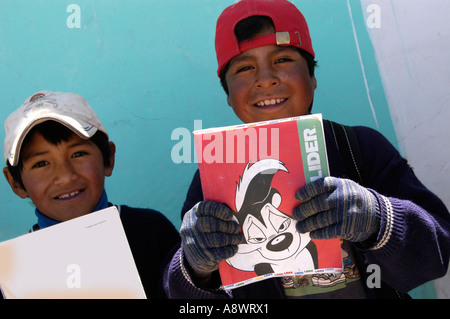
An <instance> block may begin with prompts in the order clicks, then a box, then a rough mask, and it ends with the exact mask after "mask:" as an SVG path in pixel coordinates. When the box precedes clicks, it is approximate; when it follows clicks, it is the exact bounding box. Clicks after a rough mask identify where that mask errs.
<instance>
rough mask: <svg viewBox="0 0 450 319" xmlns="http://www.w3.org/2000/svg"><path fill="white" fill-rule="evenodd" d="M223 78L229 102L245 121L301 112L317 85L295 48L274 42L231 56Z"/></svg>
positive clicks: (309, 103) (297, 114)
mask: <svg viewBox="0 0 450 319" xmlns="http://www.w3.org/2000/svg"><path fill="white" fill-rule="evenodd" d="M267 33H273V30H271V31H268V32H267ZM225 79H226V82H227V86H228V90H229V94H228V96H227V101H228V104H229V105H230V106H231V107H232V108H233V110H234V112H235V113H236V115H237V116H238V117H239V118H240V119H241V120H242V121H243V122H244V123H250V122H258V121H266V120H273V119H280V118H286V117H292V116H300V115H304V114H306V113H307V112H308V109H309V107H310V106H311V105H312V103H313V99H314V90H315V89H316V87H317V83H316V79H315V77H314V76H310V75H309V71H308V65H307V63H306V60H305V59H304V58H303V57H302V56H301V54H300V53H299V52H298V51H297V49H296V48H294V47H287V46H277V45H275V44H272V45H266V46H261V47H257V48H253V49H250V50H247V51H244V52H243V53H241V54H240V55H238V56H236V57H235V58H233V59H232V60H231V62H230V66H229V69H228V71H227V73H226V75H225Z"/></svg>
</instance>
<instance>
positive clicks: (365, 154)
mask: <svg viewBox="0 0 450 319" xmlns="http://www.w3.org/2000/svg"><path fill="white" fill-rule="evenodd" d="M353 129H354V132H355V134H356V136H357V139H358V142H359V144H360V150H361V156H362V166H363V169H362V178H363V182H362V184H363V186H365V187H366V188H370V189H372V190H374V191H375V194H376V196H377V198H378V201H379V203H380V205H381V216H382V220H381V227H380V232H379V234H378V238H377V243H376V244H375V245H374V246H373V247H371V248H363V247H360V246H358V245H356V244H353V245H352V246H353V247H352V250H353V254H354V256H355V259H356V263H357V266H358V268H359V269H367V266H368V265H370V264H376V265H378V266H379V267H380V270H381V280H382V287H381V288H373V289H368V288H367V287H366V288H367V294H368V296H369V297H371V298H377V297H378V298H391V297H393V298H396V297H405V296H407V295H406V293H407V292H408V291H410V290H412V289H414V288H416V287H418V286H420V285H421V284H423V283H425V282H427V281H430V280H433V279H436V278H439V277H442V276H444V275H445V274H446V271H447V267H448V262H449V258H450V257H449V254H450V214H449V212H448V210H447V208H446V207H445V205H444V204H443V202H442V201H441V200H440V199H439V198H437V197H436V196H435V195H434V194H433V193H431V192H430V191H429V190H428V189H427V188H426V187H425V186H424V185H423V184H422V183H421V182H420V181H419V180H418V179H417V177H416V176H415V174H414V172H413V170H412V169H411V167H410V166H409V165H408V163H407V161H406V160H405V159H404V158H402V157H401V155H400V154H399V152H398V151H397V150H396V149H395V148H394V147H393V145H392V144H391V143H390V142H389V141H388V140H387V139H386V138H385V137H384V136H383V135H381V134H380V133H379V132H377V131H375V130H373V129H370V128H367V127H361V126H357V127H353ZM325 138H326V143H327V153H328V160H329V166H330V174H331V175H332V176H335V177H346V171H345V168H344V162H343V159H342V157H341V155H340V153H339V150H338V149H337V146H336V145H335V143H334V141H333V136H332V133H331V132H329V131H328V130H325ZM201 200H203V194H202V190H201V183H200V178H199V174H198V171H197V172H196V174H195V176H194V179H193V181H192V184H191V187H190V189H189V191H188V194H187V199H186V202H185V204H184V207H183V211H182V214H184V212H186V211H187V210H189V209H190V208H191V207H192V206H194V205H195V204H196V203H197V202H199V201H201ZM182 256H183V254H182V248H179V250H178V251H177V252H176V254H175V255H174V257H173V259H172V262H171V263H170V265H169V266H168V268H167V269H166V271H165V274H164V275H165V278H164V286H165V287H164V288H165V290H166V293H167V294H168V296H169V298H285V297H286V296H285V295H284V290H283V288H282V286H281V283H280V280H279V279H278V278H273V279H267V280H264V281H261V282H257V283H254V284H251V285H247V286H244V287H241V288H237V289H233V290H232V291H228V292H225V291H223V290H208V289H200V288H199V287H196V286H195V285H194V284H193V282H192V280H191V278H190V275H189V271H188V270H187V267H186V266H185V265H184V263H185V260H184V259H183V257H182ZM364 273H365V272H361V274H362V275H363V279H365V278H364ZM364 282H365V280H364Z"/></svg>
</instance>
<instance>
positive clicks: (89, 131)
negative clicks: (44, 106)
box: [7, 114, 98, 166]
mask: <svg viewBox="0 0 450 319" xmlns="http://www.w3.org/2000/svg"><path fill="white" fill-rule="evenodd" d="M45 121H56V122H58V123H61V124H62V125H64V126H66V127H67V128H68V129H70V130H71V131H72V132H74V133H76V134H77V135H78V136H80V137H81V138H83V139H88V138H91V137H92V136H93V135H94V134H95V133H96V132H97V130H98V128H97V127H95V126H93V125H91V124H88V123H86V122H84V121H83V120H75V119H74V118H72V117H68V116H64V115H60V114H47V115H46V116H45V117H39V118H35V119H30V120H29V121H28V122H27V123H26V124H25V125H22V127H18V128H17V130H16V131H17V132H21V133H20V134H17V135H16V138H15V139H14V140H13V141H12V144H11V146H10V147H9V151H8V156H7V160H8V162H9V163H10V164H11V165H12V166H16V165H17V164H18V162H19V155H20V149H21V147H22V143H23V141H24V140H25V137H26V136H27V135H28V133H29V132H30V131H31V129H32V128H33V127H35V126H36V125H38V124H40V123H43V122H45Z"/></svg>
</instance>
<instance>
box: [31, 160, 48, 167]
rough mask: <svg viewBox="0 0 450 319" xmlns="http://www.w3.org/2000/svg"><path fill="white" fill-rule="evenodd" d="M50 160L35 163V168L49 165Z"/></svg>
mask: <svg viewBox="0 0 450 319" xmlns="http://www.w3.org/2000/svg"><path fill="white" fill-rule="evenodd" d="M47 164H48V162H47V161H40V162H37V163H36V164H34V165H33V168H39V167H44V166H45V165H47Z"/></svg>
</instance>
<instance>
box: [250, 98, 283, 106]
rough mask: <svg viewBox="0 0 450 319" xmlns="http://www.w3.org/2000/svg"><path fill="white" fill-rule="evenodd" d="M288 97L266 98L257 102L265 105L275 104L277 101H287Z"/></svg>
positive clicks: (259, 104) (258, 104)
mask: <svg viewBox="0 0 450 319" xmlns="http://www.w3.org/2000/svg"><path fill="white" fill-rule="evenodd" d="M285 100H286V99H270V100H264V101H261V102H258V103H256V105H257V106H265V105H274V104H276V103H281V102H283V101H285Z"/></svg>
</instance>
